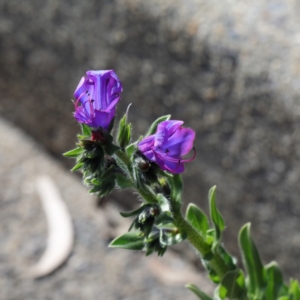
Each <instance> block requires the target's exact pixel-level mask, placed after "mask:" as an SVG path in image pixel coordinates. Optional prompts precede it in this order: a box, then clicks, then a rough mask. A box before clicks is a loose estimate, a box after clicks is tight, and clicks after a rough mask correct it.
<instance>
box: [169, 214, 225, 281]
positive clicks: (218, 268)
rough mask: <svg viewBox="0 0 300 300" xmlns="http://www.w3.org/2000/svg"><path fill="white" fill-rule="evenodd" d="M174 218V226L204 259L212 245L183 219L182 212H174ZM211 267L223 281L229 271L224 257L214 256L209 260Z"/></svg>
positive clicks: (216, 254) (215, 254)
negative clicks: (185, 236) (183, 233)
mask: <svg viewBox="0 0 300 300" xmlns="http://www.w3.org/2000/svg"><path fill="white" fill-rule="evenodd" d="M173 217H174V225H175V226H176V227H177V228H178V229H179V231H181V232H185V233H186V234H187V240H188V241H189V242H190V243H191V244H192V245H193V246H194V248H195V249H196V250H197V251H198V252H199V253H200V254H201V256H202V257H204V256H205V255H206V254H208V253H209V252H210V251H211V245H209V244H208V243H206V241H205V239H204V237H203V236H202V235H201V234H199V232H198V231H196V230H195V229H194V227H193V226H192V225H191V224H190V223H189V222H187V221H186V220H185V219H184V218H183V216H182V214H181V213H180V211H173ZM209 265H210V266H211V267H212V269H214V270H215V272H216V273H217V274H218V276H219V277H220V278H221V279H222V278H223V277H224V275H225V274H226V273H227V272H228V271H229V270H228V268H227V266H226V264H225V262H224V261H223V259H222V257H221V256H220V255H219V254H218V253H214V254H213V258H212V259H211V260H209Z"/></svg>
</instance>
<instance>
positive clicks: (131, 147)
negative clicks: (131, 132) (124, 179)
mask: <svg viewBox="0 0 300 300" xmlns="http://www.w3.org/2000/svg"><path fill="white" fill-rule="evenodd" d="M136 149H137V142H134V143H132V144H130V145H128V146H127V147H126V149H125V151H126V153H127V155H128V156H129V157H131V156H132V155H133V153H134V152H135V151H136Z"/></svg>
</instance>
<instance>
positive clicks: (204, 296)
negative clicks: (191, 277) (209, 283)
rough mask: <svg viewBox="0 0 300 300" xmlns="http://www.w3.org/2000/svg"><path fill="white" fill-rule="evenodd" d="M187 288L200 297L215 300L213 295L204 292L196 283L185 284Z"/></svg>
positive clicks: (204, 299)
mask: <svg viewBox="0 0 300 300" xmlns="http://www.w3.org/2000/svg"><path fill="white" fill-rule="evenodd" d="M185 287H186V288H187V289H189V290H191V291H192V292H193V293H194V294H195V295H196V296H197V297H198V298H199V299H201V300H213V299H212V298H211V297H209V296H207V294H205V293H204V292H202V291H201V290H200V289H199V288H198V287H197V286H195V285H194V284H191V283H189V284H187V285H186V286H185Z"/></svg>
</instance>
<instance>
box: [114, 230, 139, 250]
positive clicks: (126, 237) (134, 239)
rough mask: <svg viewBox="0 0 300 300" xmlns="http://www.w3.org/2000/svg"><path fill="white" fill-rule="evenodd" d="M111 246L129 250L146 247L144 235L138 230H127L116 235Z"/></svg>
mask: <svg viewBox="0 0 300 300" xmlns="http://www.w3.org/2000/svg"><path fill="white" fill-rule="evenodd" d="M109 247H110V248H122V249H127V250H142V249H143V248H144V237H143V236H141V234H139V233H138V232H126V233H124V234H122V235H120V236H118V237H116V238H115V239H114V240H113V241H112V242H111V243H110V245H109Z"/></svg>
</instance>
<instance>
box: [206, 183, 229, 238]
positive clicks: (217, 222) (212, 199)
mask: <svg viewBox="0 0 300 300" xmlns="http://www.w3.org/2000/svg"><path fill="white" fill-rule="evenodd" d="M208 199H209V208H210V218H211V220H212V222H213V223H214V226H215V228H216V239H217V240H219V239H220V237H221V233H222V231H223V230H224V228H225V224H224V220H223V218H222V215H221V214H220V212H219V211H218V209H217V206H216V186H213V187H212V188H211V189H210V190H209V193H208Z"/></svg>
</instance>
